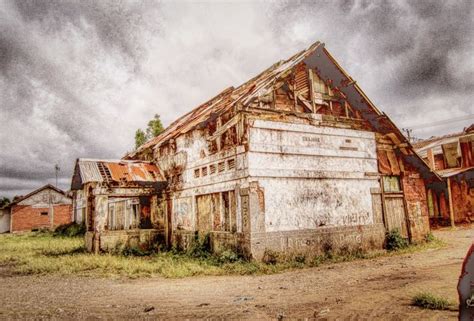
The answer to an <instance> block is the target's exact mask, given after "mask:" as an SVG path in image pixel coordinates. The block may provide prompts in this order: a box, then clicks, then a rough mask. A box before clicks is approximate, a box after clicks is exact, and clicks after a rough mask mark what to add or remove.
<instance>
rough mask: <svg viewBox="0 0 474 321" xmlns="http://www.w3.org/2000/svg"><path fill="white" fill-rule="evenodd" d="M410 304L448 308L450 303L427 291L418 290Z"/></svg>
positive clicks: (438, 308)
mask: <svg viewBox="0 0 474 321" xmlns="http://www.w3.org/2000/svg"><path fill="white" fill-rule="evenodd" d="M412 304H413V305H414V306H417V307H421V308H423V309H431V310H448V309H449V307H450V306H451V303H450V302H449V301H448V300H447V299H446V298H443V297H439V296H436V295H434V294H432V293H429V292H420V293H418V294H416V295H415V296H414V297H413V298H412Z"/></svg>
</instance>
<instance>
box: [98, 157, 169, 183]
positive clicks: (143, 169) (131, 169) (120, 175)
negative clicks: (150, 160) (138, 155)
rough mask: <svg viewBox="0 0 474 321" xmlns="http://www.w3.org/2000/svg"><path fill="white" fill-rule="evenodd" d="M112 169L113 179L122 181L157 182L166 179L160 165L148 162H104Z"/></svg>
mask: <svg viewBox="0 0 474 321" xmlns="http://www.w3.org/2000/svg"><path fill="white" fill-rule="evenodd" d="M104 164H105V165H106V166H107V168H108V169H109V171H110V174H111V176H112V180H114V181H117V182H120V181H126V182H157V181H165V179H164V178H163V176H162V175H161V173H160V171H159V169H158V167H157V166H156V165H153V164H147V163H132V162H119V163H111V162H107V163H104Z"/></svg>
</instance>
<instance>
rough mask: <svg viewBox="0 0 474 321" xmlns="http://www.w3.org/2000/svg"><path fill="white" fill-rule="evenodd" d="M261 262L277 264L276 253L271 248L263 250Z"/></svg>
mask: <svg viewBox="0 0 474 321" xmlns="http://www.w3.org/2000/svg"><path fill="white" fill-rule="evenodd" d="M262 261H263V263H265V264H273V265H274V264H277V262H278V253H276V252H275V251H272V250H268V249H267V250H265V252H264V253H263V258H262Z"/></svg>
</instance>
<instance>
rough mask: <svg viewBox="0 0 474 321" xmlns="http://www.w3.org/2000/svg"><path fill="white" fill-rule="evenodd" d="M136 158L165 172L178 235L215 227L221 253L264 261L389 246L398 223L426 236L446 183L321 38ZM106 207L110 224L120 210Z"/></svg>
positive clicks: (169, 216) (172, 233) (168, 232)
mask: <svg viewBox="0 0 474 321" xmlns="http://www.w3.org/2000/svg"><path fill="white" fill-rule="evenodd" d="M387 90H389V89H387ZM124 159H127V160H140V161H149V162H152V163H154V164H156V165H157V167H158V168H159V170H160V171H161V173H162V174H163V175H164V178H165V180H166V182H167V187H166V189H165V190H164V192H163V193H162V194H160V196H159V197H157V198H156V200H157V203H156V207H157V209H156V210H155V211H156V213H157V215H158V216H159V221H160V222H163V225H162V226H163V227H164V229H163V234H164V240H165V242H166V243H167V244H168V245H173V246H176V247H181V248H186V247H187V246H188V245H189V244H190V242H191V240H192V239H193V237H194V235H195V234H196V233H198V234H200V235H204V234H207V235H209V236H210V241H211V246H212V249H213V250H214V251H220V250H222V249H225V248H232V249H234V250H236V251H239V252H241V253H243V254H245V255H247V256H250V257H253V258H257V259H258V258H261V257H262V256H263V254H264V252H265V251H266V250H273V251H283V252H307V251H310V252H317V251H324V250H328V249H331V250H338V249H353V248H362V249H369V248H381V247H382V245H383V242H384V234H385V232H386V231H387V230H392V229H395V228H397V229H399V230H400V231H401V233H402V235H403V236H404V237H406V238H409V239H410V240H412V241H415V240H420V239H422V238H423V237H424V236H425V235H426V234H427V233H428V232H429V222H428V205H427V196H426V189H425V186H432V187H433V188H439V184H442V183H441V181H440V179H439V177H438V176H437V175H436V174H435V173H434V172H433V171H432V170H431V169H430V168H429V167H428V166H427V164H426V163H425V162H424V161H423V160H422V159H421V158H420V157H419V156H418V155H417V154H416V153H415V152H414V151H413V148H412V146H411V144H410V143H409V142H408V141H407V139H406V138H405V137H404V136H403V135H402V133H401V132H400V130H399V129H398V128H397V127H396V126H395V125H394V124H393V122H392V121H391V120H390V119H389V118H388V117H387V116H386V115H385V114H384V113H382V112H380V111H379V110H378V109H377V108H376V107H375V106H374V104H373V103H372V102H371V101H370V100H369V98H368V97H367V96H366V95H365V94H364V93H363V92H362V90H361V89H360V88H359V86H358V85H357V84H356V82H355V81H354V80H353V79H352V78H351V77H350V76H349V75H348V74H347V73H346V72H345V71H344V70H343V69H342V68H341V66H340V65H339V64H338V63H337V62H336V60H335V59H334V58H333V57H332V56H331V55H330V53H329V52H328V51H327V50H326V49H325V47H324V44H322V43H319V42H317V43H315V44H313V45H312V46H310V47H309V48H308V49H307V50H304V51H301V52H299V53H297V54H296V55H294V56H292V57H291V58H289V59H288V60H286V61H280V62H278V63H276V64H274V65H272V66H271V67H270V68H268V69H267V70H265V71H264V72H262V73H261V74H259V75H258V76H256V77H254V78H252V79H251V80H249V81H248V82H246V83H244V84H242V85H241V86H239V87H237V88H233V87H231V88H227V89H225V90H224V91H222V92H221V93H220V94H218V95H217V96H216V97H214V98H212V99H211V100H209V101H207V102H206V103H204V104H202V105H200V106H198V107H197V108H196V109H194V110H192V111H191V112H189V113H188V114H186V115H184V116H183V117H181V118H179V119H178V120H176V121H175V122H174V123H172V124H171V125H170V126H169V127H168V128H167V129H166V130H165V131H164V132H163V133H162V134H160V135H159V136H157V137H155V138H154V139H152V140H150V141H148V142H147V143H145V144H144V145H142V146H141V147H140V148H138V149H137V150H136V151H134V152H131V153H128V154H127V155H126V156H125V157H124ZM79 185H80V184H79ZM79 185H77V186H79ZM87 188H88V187H85V189H86V190H87ZM101 193H104V194H106V191H105V190H104V191H103V192H101ZM89 195H90V194H89ZM97 200H98V196H97V195H96V204H98V203H97ZM103 204H104V206H105V204H106V203H103ZM109 204H110V203H109ZM150 204H152V208H153V206H155V205H154V204H155V203H153V202H150ZM99 206H102V205H96V208H97V207H99ZM101 211H102V212H103V215H104V217H103V220H104V222H105V221H107V219H106V217H105V216H106V214H107V213H110V208H109V211H107V209H106V208H105V207H104V209H102V210H101ZM152 211H154V210H153V209H152ZM104 224H105V223H104ZM102 225H103V224H102ZM160 226H161V225H160Z"/></svg>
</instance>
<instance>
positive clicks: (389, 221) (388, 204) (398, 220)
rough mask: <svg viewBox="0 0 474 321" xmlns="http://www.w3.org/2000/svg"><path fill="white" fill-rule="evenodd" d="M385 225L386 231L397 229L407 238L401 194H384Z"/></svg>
mask: <svg viewBox="0 0 474 321" xmlns="http://www.w3.org/2000/svg"><path fill="white" fill-rule="evenodd" d="M384 199H385V227H386V229H387V231H391V230H393V229H398V230H399V231H400V235H401V236H402V237H404V238H408V230H407V222H406V216H405V204H404V202H403V194H401V195H385V197H384Z"/></svg>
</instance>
